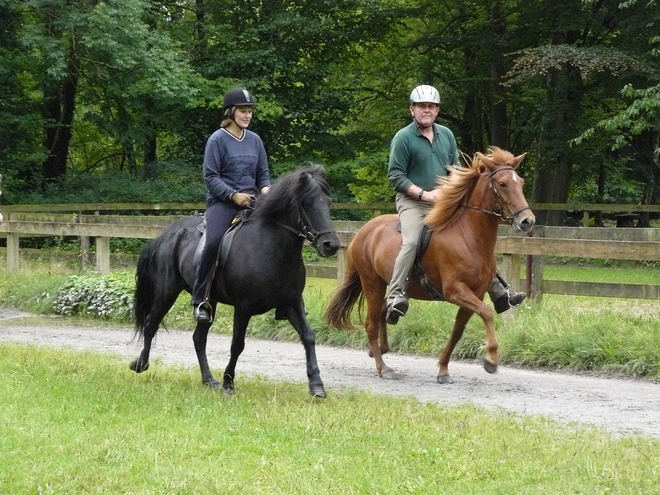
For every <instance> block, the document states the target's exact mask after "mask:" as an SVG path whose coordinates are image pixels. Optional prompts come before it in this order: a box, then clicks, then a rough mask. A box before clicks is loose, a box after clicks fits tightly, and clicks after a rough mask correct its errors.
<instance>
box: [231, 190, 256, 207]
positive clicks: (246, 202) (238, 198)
mask: <svg viewBox="0 0 660 495" xmlns="http://www.w3.org/2000/svg"><path fill="white" fill-rule="evenodd" d="M231 200H232V201H233V202H234V204H236V205H238V206H240V207H241V208H245V207H247V206H250V203H252V200H254V196H251V195H249V194H246V193H242V192H237V193H234V194H233V196H232V197H231Z"/></svg>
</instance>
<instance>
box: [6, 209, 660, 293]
mask: <svg viewBox="0 0 660 495" xmlns="http://www.w3.org/2000/svg"><path fill="white" fill-rule="evenodd" d="M106 206H107V205H106ZM142 206H143V205H142ZM194 206H198V205H194ZM69 207H71V205H69ZM50 209H51V208H50V207H49V210H50ZM163 209H164V208H163ZM168 209H172V208H168ZM176 209H179V210H183V209H184V208H181V205H177V208H176ZM3 210H4V211H5V221H4V222H3V223H1V224H0V236H1V235H3V234H4V235H6V238H7V269H8V270H9V271H11V272H17V271H19V269H20V262H19V260H20V241H19V240H20V238H21V237H34V236H55V237H67V236H76V237H80V238H81V250H82V251H83V252H82V253H81V260H85V259H86V251H87V250H88V246H89V238H94V239H95V247H96V269H97V270H98V271H100V272H101V273H107V272H109V271H110V256H111V253H110V238H138V239H151V238H154V237H156V236H157V235H159V234H160V233H161V232H162V231H163V229H164V228H165V227H166V226H167V225H168V224H169V223H171V222H172V221H174V220H175V219H177V218H179V217H180V216H181V215H163V216H151V215H149V216H134V215H100V214H93V215H84V214H79V213H67V214H65V213H32V212H22V211H7V210H6V209H3ZM361 224H362V222H344V221H336V222H335V228H336V229H337V232H338V235H339V236H340V239H341V241H342V249H340V252H339V253H338V261H337V267H328V266H325V267H309V270H308V274H309V275H310V276H324V277H337V278H338V279H339V278H340V277H341V276H342V274H343V272H344V266H345V256H344V251H345V247H346V246H348V243H349V242H350V240H351V239H352V237H353V235H354V234H355V232H356V231H357V229H358V228H359V226H360V225H361ZM496 252H497V253H498V254H500V255H501V257H502V261H501V262H500V265H499V266H500V269H501V271H502V272H503V275H504V276H505V277H506V278H507V279H508V280H509V281H510V282H511V283H512V285H513V286H514V287H515V288H516V289H518V290H521V289H525V290H527V292H528V293H529V294H530V297H532V298H536V299H538V298H540V297H541V296H542V294H544V293H546V294H572V295H584V296H589V295H590V296H604V297H623V298H639V299H660V270H658V274H659V277H658V278H659V280H658V284H656V285H641V284H612V283H590V282H569V281H554V280H545V279H544V277H543V266H544V257H547V256H553V257H556V256H565V257H571V258H594V259H613V260H649V261H660V229H640V228H598V227H592V228H588V229H585V228H582V227H543V226H538V227H535V229H534V232H533V235H532V236H531V237H528V236H522V235H519V234H516V233H514V232H513V231H512V229H511V228H510V227H503V228H502V229H501V230H500V235H499V237H498V242H497V245H496ZM523 263H525V268H526V270H525V273H526V278H524V279H521V278H520V274H521V272H522V264H523Z"/></svg>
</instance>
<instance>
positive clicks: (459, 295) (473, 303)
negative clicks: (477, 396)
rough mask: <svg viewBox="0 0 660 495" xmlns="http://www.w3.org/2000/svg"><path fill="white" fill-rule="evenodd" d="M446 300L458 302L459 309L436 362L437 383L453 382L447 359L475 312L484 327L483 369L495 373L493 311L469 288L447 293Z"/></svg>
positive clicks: (495, 341) (496, 358) (497, 359)
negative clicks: (437, 368)
mask: <svg viewBox="0 0 660 495" xmlns="http://www.w3.org/2000/svg"><path fill="white" fill-rule="evenodd" d="M447 301H449V302H452V303H454V304H459V305H460V307H459V310H458V313H457V314H456V320H455V321H454V328H453V329H452V332H451V335H450V337H449V342H447V345H446V346H445V349H444V350H443V351H442V354H441V355H440V361H439V363H438V366H439V368H440V369H439V372H438V383H453V380H452V379H451V377H450V376H449V370H448V367H449V359H450V358H451V354H452V352H454V348H455V347H456V344H458V342H459V341H460V340H461V337H462V336H463V332H464V330H465V326H466V325H467V322H468V321H469V320H470V318H471V317H472V315H473V314H475V313H477V314H478V315H479V316H480V317H481V319H482V321H483V322H484V326H485V327H486V356H485V357H484V361H483V365H484V369H485V370H486V371H487V372H488V373H495V372H496V371H497V366H498V363H499V358H498V356H497V348H498V344H497V339H496V338H495V328H494V326H493V311H492V310H491V309H490V308H489V307H488V306H487V305H486V304H485V303H484V302H483V301H482V300H481V299H479V298H478V297H477V296H475V295H474V293H473V292H472V291H470V290H463V291H461V292H455V293H450V294H449V295H447Z"/></svg>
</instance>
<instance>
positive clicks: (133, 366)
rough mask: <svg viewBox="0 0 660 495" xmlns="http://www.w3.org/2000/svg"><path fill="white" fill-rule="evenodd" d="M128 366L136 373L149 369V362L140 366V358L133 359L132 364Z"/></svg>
mask: <svg viewBox="0 0 660 495" xmlns="http://www.w3.org/2000/svg"><path fill="white" fill-rule="evenodd" d="M128 367H129V368H131V369H132V370H133V371H135V372H136V373H142V372H144V371H147V370H148V369H149V363H147V364H143V365H140V366H138V360H137V359H136V360H135V361H131V364H129V365H128Z"/></svg>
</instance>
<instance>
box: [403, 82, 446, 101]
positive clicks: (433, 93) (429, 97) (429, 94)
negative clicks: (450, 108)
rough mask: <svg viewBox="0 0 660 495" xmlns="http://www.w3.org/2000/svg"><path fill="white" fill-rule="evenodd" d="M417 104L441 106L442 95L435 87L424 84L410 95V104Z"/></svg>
mask: <svg viewBox="0 0 660 495" xmlns="http://www.w3.org/2000/svg"><path fill="white" fill-rule="evenodd" d="M415 103H437V104H438V105H440V93H438V90H437V89H435V88H434V87H433V86H429V85H427V84H422V85H421V86H417V87H416V88H415V89H413V90H412V93H410V104H411V105H414V104H415Z"/></svg>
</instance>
